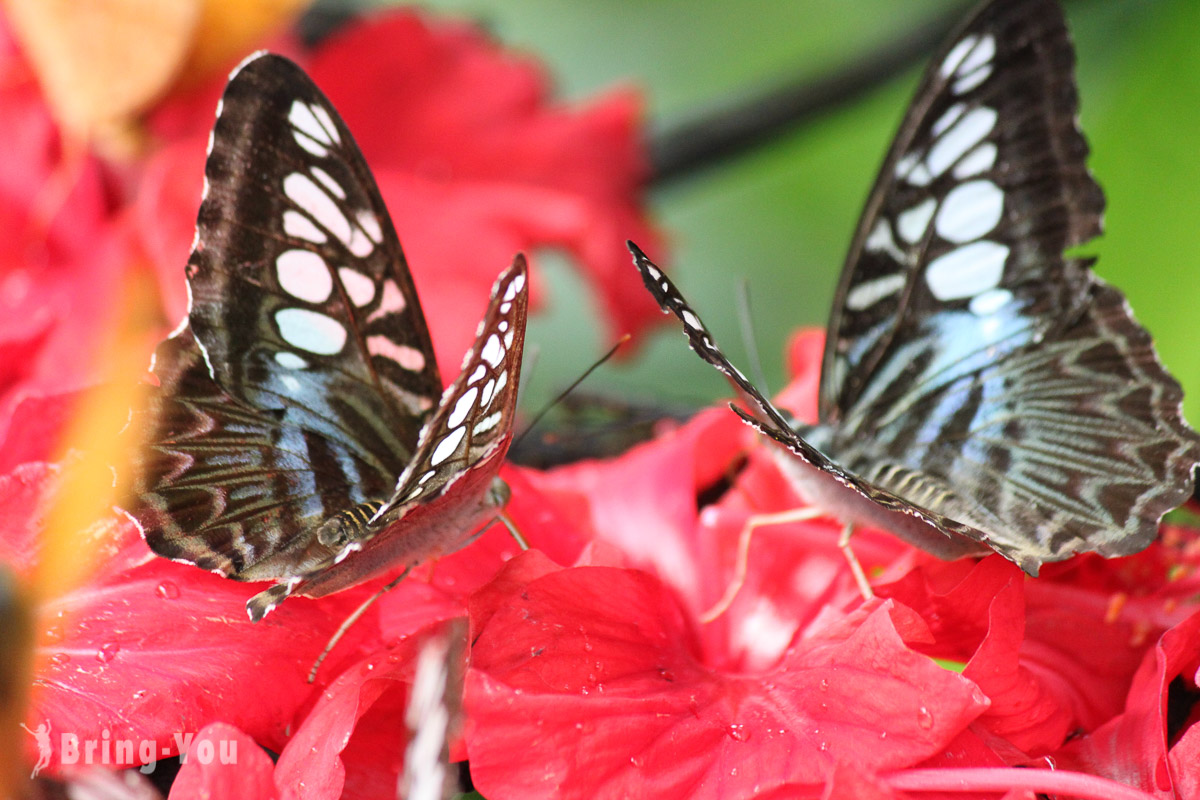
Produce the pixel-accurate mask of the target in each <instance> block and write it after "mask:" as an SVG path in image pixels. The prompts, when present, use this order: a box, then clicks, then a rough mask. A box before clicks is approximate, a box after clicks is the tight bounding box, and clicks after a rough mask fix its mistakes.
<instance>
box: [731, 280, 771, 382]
mask: <svg viewBox="0 0 1200 800" xmlns="http://www.w3.org/2000/svg"><path fill="white" fill-rule="evenodd" d="M737 308H738V323H739V324H740V326H741V329H742V346H743V347H745V348H746V354H747V355H749V356H750V367H751V368H752V369H753V370H754V377H755V379H756V380H757V381H758V385H759V386H760V387H762V391H763V394H765V395H767V396H770V394H771V392H770V391H769V389H768V384H767V374H766V372H764V371H763V365H762V358H761V357H760V356H759V353H758V338H757V337H756V336H755V335H754V315H753V314H752V313H751V310H750V281H748V280H747V279H746V278H744V277H743V278H742V279H741V280H740V281H738V292H737Z"/></svg>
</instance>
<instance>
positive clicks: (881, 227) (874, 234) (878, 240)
mask: <svg viewBox="0 0 1200 800" xmlns="http://www.w3.org/2000/svg"><path fill="white" fill-rule="evenodd" d="M863 246H864V247H865V248H866V249H867V250H868V251H869V252H872V253H887V254H888V255H889V256H891V257H892V259H893V260H895V261H898V262H900V263H904V253H902V252H901V251H900V248H899V247H897V246H896V240H895V239H893V238H892V226H891V225H889V224H888V221H887V220H886V219H880V220H877V221H876V223H875V227H874V228H872V229H871V233H870V234H868V236H867V241H866V242H864V243H863Z"/></svg>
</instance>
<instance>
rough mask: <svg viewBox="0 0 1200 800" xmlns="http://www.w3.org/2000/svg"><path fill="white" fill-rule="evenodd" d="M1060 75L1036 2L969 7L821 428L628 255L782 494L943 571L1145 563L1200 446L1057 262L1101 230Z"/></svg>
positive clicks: (1178, 396)
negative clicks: (722, 346) (721, 388)
mask: <svg viewBox="0 0 1200 800" xmlns="http://www.w3.org/2000/svg"><path fill="white" fill-rule="evenodd" d="M1077 107H1078V100H1077V91H1076V85H1075V79H1074V52H1073V49H1072V46H1071V42H1070V39H1069V36H1068V33H1067V29H1066V26H1065V23H1064V20H1063V15H1062V11H1061V9H1060V8H1059V7H1058V5H1057V4H1056V3H1055V2H1053V1H1052V0H993V2H988V3H985V4H983V5H982V6H981V7H980V8H979V9H978V10H977V11H976V12H975V13H974V14H973V15H972V16H971V17H970V18H969V19H968V20H967V21H966V22H965V23H964V24H963V25H961V26H960V28H959V29H958V31H957V32H956V33H955V34H954V35H953V36H951V37H950V38H949V40H948V41H947V42H946V43H945V44H944V45H943V46H942V48H941V50H940V52H938V53H937V54H936V55H935V56H934V58H933V61H932V63H931V65H930V66H929V67H928V69H927V70H926V72H925V75H924V77H923V79H922V80H921V82H920V86H919V88H918V90H917V93H916V96H915V98H914V100H913V101H912V104H911V105H910V107H909V110H908V113H907V114H906V115H905V118H904V121H903V123H902V124H901V126H900V130H899V132H898V133H897V135H896V137H895V140H894V141H893V143H892V146H891V149H890V151H889V152H888V155H887V158H886V159H885V161H884V164H883V167H882V169H881V171H880V173H879V176H878V178H877V179H876V182H875V185H874V188H873V189H872V191H871V193H870V196H869V198H868V200H867V205H866V209H865V210H864V212H863V216H862V219H861V221H860V222H859V225H858V229H857V232H856V233H855V236H854V240H853V242H852V244H851V246H850V253H849V255H848V257H847V259H846V264H845V268H844V270H843V272H842V277H841V281H840V284H839V286H838V290H837V295H836V299H835V301H834V305H833V312H832V316H831V318H830V321H829V324H828V328H827V334H826V335H827V338H826V344H825V352H824V358H823V361H822V365H821V381H820V394H819V409H818V420H819V421H818V422H817V424H815V425H812V426H796V425H794V424H793V423H792V422H791V421H789V420H788V419H787V418H785V416H784V415H782V414H781V413H780V412H779V411H778V410H776V409H775V408H774V406H772V404H771V403H770V402H769V401H768V400H767V399H766V398H765V397H764V396H763V395H762V394H761V393H760V392H759V391H758V390H757V389H756V388H755V387H754V386H753V385H752V384H751V383H750V382H749V381H748V380H747V379H746V378H745V376H743V375H742V373H741V372H739V371H738V370H737V368H736V367H734V366H733V365H731V364H730V363H729V361H728V360H727V359H726V358H725V356H724V355H723V354H722V353H721V351H720V350H719V349H718V348H717V346H716V344H715V342H714V340H713V338H712V336H711V335H710V334H709V332H708V330H707V329H706V328H705V326H704V324H703V323H702V322H701V321H700V318H699V317H698V316H697V315H696V313H695V312H694V311H693V310H692V309H691V308H690V307H689V306H688V305H687V303H686V301H685V300H684V299H683V297H682V296H681V295H680V294H679V292H678V291H677V290H676V289H675V287H674V285H673V284H672V283H671V281H670V280H668V278H667V277H666V276H665V275H664V274H663V272H662V271H661V270H660V269H659V268H658V267H656V266H655V265H654V264H653V263H652V262H651V261H650V260H649V259H648V258H646V256H645V254H643V253H642V252H641V251H640V250H639V249H637V247H636V246H634V245H632V243H631V245H630V246H631V249H632V251H633V253H634V256H635V263H636V265H637V267H638V269H639V270H640V271H641V274H642V278H643V280H644V282H645V284H646V287H647V288H648V289H649V290H650V292H651V293H652V294H653V295H654V296H655V298H656V299H657V300H658V302H659V304H660V305H661V306H662V308H663V310H664V311H671V312H674V313H675V315H676V316H678V317H679V318H680V320H681V321H682V322H683V325H684V331H685V333H686V334H687V336H688V339H689V342H690V344H691V347H692V349H694V350H695V351H696V352H697V353H699V354H700V356H701V357H702V358H704V359H705V360H706V361H708V362H709V363H711V364H713V365H714V366H716V367H717V368H718V369H720V370H721V371H722V372H724V373H725V374H726V375H728V376H729V377H730V378H731V379H732V381H733V382H734V383H735V384H736V385H737V387H738V389H740V390H741V391H742V392H743V393H744V394H745V395H746V396H747V397H748V398H749V400H750V405H749V407H750V409H751V410H750V411H743V410H741V409H736V408H735V410H737V411H738V413H739V414H740V415H741V416H742V417H743V418H744V419H745V420H746V422H748V423H749V424H751V425H752V426H754V427H756V428H757V429H758V430H760V431H761V432H762V433H764V434H765V435H766V436H768V437H770V438H771V439H774V440H775V441H777V442H779V443H780V444H781V445H783V448H785V449H784V450H781V455H782V456H783V458H781V463H782V466H783V468H784V470H785V472H786V473H787V474H788V475H789V477H790V478H791V479H792V480H793V483H794V485H795V486H796V487H797V489H798V491H799V493H800V494H801V495H802V496H804V497H805V498H806V499H808V500H809V501H810V502H812V503H813V504H814V505H817V506H819V507H821V508H823V509H825V510H827V511H829V512H831V513H833V514H835V515H837V516H839V517H840V518H842V519H843V520H844V521H846V522H848V523H851V524H856V523H857V524H863V525H870V526H875V527H882V528H884V529H887V530H890V531H892V532H894V533H896V534H897V535H899V536H901V537H902V538H904V539H905V540H907V541H909V542H910V543H912V544H914V545H916V546H918V547H921V548H923V549H925V550H927V551H929V552H931V553H933V554H935V555H938V556H941V557H944V558H955V557H959V556H963V555H970V554H974V553H980V552H987V549H988V548H991V549H992V550H995V551H997V552H999V553H1001V554H1003V555H1004V556H1005V557H1007V558H1009V559H1011V560H1012V561H1014V562H1016V563H1017V564H1019V565H1020V566H1021V567H1022V568H1023V569H1024V570H1025V571H1027V572H1029V573H1031V574H1036V573H1037V571H1038V568H1039V567H1040V566H1041V564H1043V563H1044V562H1047V561H1058V560H1061V559H1064V558H1067V557H1069V556H1070V555H1071V554H1073V553H1078V552H1085V551H1095V552H1097V553H1100V554H1101V555H1104V556H1120V555H1126V554H1130V553H1134V552H1137V551H1139V550H1141V549H1143V548H1144V547H1146V546H1147V545H1148V544H1149V543H1150V542H1151V541H1152V540H1153V539H1154V538H1155V536H1156V533H1157V529H1158V523H1159V521H1160V519H1161V518H1162V516H1163V514H1165V513H1166V512H1167V511H1169V510H1171V509H1173V508H1175V507H1176V506H1178V505H1180V504H1181V503H1183V502H1184V501H1185V500H1186V499H1187V498H1188V496H1189V495H1190V494H1191V492H1192V486H1193V472H1194V469H1195V467H1196V465H1197V463H1198V462H1200V437H1197V435H1196V433H1195V432H1194V431H1193V430H1192V429H1191V428H1190V427H1188V425H1187V424H1186V422H1185V421H1184V419H1183V416H1182V413H1181V402H1182V396H1183V393H1182V390H1181V389H1180V386H1179V384H1178V383H1177V382H1176V381H1175V379H1174V378H1172V377H1171V376H1170V375H1169V374H1168V373H1167V372H1166V370H1165V369H1164V368H1163V366H1162V364H1161V363H1160V362H1159V359H1158V357H1157V355H1156V354H1155V351H1154V348H1153V346H1152V343H1151V340H1150V336H1149V334H1148V333H1147V332H1146V331H1145V330H1144V329H1143V328H1142V327H1141V326H1140V325H1139V324H1138V323H1137V322H1135V321H1134V319H1133V317H1132V315H1131V312H1130V310H1129V307H1128V305H1127V303H1126V301H1125V298H1124V296H1123V295H1122V294H1121V293H1120V292H1119V291H1118V290H1117V289H1115V288H1113V287H1112V286H1109V285H1108V284H1106V283H1104V282H1103V281H1101V280H1100V279H1099V278H1097V277H1096V276H1095V275H1094V274H1093V273H1092V271H1091V269H1090V267H1091V264H1092V259H1084V258H1069V257H1065V256H1064V255H1063V253H1064V251H1065V250H1067V249H1068V248H1072V247H1075V246H1077V245H1079V244H1082V243H1084V242H1086V241H1088V240H1089V239H1091V238H1093V237H1094V236H1096V235H1097V234H1099V233H1100V231H1101V216H1102V212H1103V210H1104V196H1103V194H1102V193H1101V190H1100V187H1099V186H1098V185H1097V184H1096V182H1095V181H1094V180H1093V179H1092V176H1091V174H1090V173H1089V172H1088V169H1087V167H1086V165H1085V158H1086V155H1087V152H1088V147H1087V144H1086V143H1085V141H1084V138H1083V135H1082V134H1081V133H1080V131H1079V128H1078V125H1077V121H1076V112H1077Z"/></svg>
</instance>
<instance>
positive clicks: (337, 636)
mask: <svg viewBox="0 0 1200 800" xmlns="http://www.w3.org/2000/svg"><path fill="white" fill-rule="evenodd" d="M410 572H412V567H406V568H405V570H404V572H401V573H400V575H399V576H398V577H397V578H396V579H395V580H394V581H392V582H391V583H389V584H388V585H387V586H384V587H383V588H382V589H380V590H379V591H378V592H376V593H375V594H373V595H371V596H370V597H368V598H367V599H366V600H364V601H363V604H362V605H360V606H359V607H358V608H356V609H354V613H353V614H351V615H350V616H348V617H346V619H345V620H344V621H343V622H342V624H341V625H340V626H339V627H338V629H337V630H336V631H335V632H334V634H333V636H331V637H330V638H329V641H328V642H327V643H326V645H325V649H324V650H322V651H321V655H319V656H317V660H316V661H315V662H313V665H312V669H310V670H309V671H308V682H309V683H313V682H315V681H316V680H317V670H319V669H321V665H322V664H324V663H325V659H326V658H328V656H329V653H330V651H332V650H333V648H334V647H336V646H337V643H338V642H340V641H341V640H342V637H343V636H345V635H346V631H348V630H350V627H351V626H352V625H354V623H356V622H358V621H359V619H361V618H362V615H363V614H365V613H367V609H368V608H370V607H371V606H373V605H375V601H376V600H378V599H379V598H381V597H383V596H384V595H385V594H387V593H388V592H390V591H391V590H392V589H395V588H396V585H397V584H399V583H400V581H402V580H404V579H405V578H406V577H408V573H410Z"/></svg>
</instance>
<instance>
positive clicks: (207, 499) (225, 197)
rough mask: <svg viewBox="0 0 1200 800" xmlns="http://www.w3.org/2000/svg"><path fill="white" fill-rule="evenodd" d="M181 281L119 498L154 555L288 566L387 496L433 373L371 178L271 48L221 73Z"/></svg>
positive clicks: (245, 573)
mask: <svg viewBox="0 0 1200 800" xmlns="http://www.w3.org/2000/svg"><path fill="white" fill-rule="evenodd" d="M187 276H188V287H189V291H190V297H191V306H190V310H189V315H188V320H187V327H185V328H184V329H182V330H181V332H180V333H179V334H178V335H176V336H175V337H173V338H172V339H169V340H168V341H167V342H165V343H164V344H163V345H162V346H161V347H160V349H159V352H158V353H157V358H156V365H155V373H156V375H157V377H158V379H159V382H160V387H159V388H158V389H157V390H154V391H153V392H152V393H151V396H150V398H149V408H148V409H147V414H146V415H144V416H143V419H144V420H145V421H146V426H147V427H148V436H147V444H146V446H145V448H144V450H143V451H142V453H141V454H140V456H139V460H140V463H139V464H138V465H137V469H136V470H135V472H136V477H135V478H134V479H133V485H132V494H133V495H134V498H135V499H134V500H133V501H132V502H131V503H130V505H131V506H133V508H131V509H130V510H131V511H132V512H133V516H134V517H135V518H137V519H138V521H139V524H140V525H141V527H142V530H143V533H144V535H145V537H146V541H147V543H148V544H149V545H150V547H151V548H152V549H153V550H155V551H156V552H158V553H160V554H162V555H164V556H167V557H170V558H176V559H180V560H185V561H189V562H192V563H196V564H200V565H202V566H205V567H208V568H210V569H214V570H217V571H219V572H221V573H223V574H225V575H228V576H230V577H234V578H238V579H241V580H261V579H268V578H287V577H290V576H291V575H293V574H295V572H296V571H298V570H299V571H303V570H304V569H306V568H308V567H310V566H311V565H312V564H314V563H317V562H319V561H320V560H322V559H323V558H324V556H325V555H326V553H324V552H323V550H324V549H326V548H322V547H320V546H319V543H317V542H315V541H314V539H315V537H314V535H313V532H314V530H315V528H316V527H317V526H318V525H319V524H320V523H321V522H322V520H324V519H327V518H329V517H330V516H333V515H336V514H338V513H340V512H342V511H344V510H345V509H346V508H347V507H352V506H354V505H356V504H359V503H362V502H365V501H367V500H369V499H371V498H376V499H381V498H384V497H387V496H388V495H389V493H390V492H391V491H392V487H393V485H394V483H395V480H396V476H397V475H399V474H400V473H401V472H403V470H404V468H405V466H406V465H407V464H408V462H409V460H410V458H411V454H412V453H413V451H414V450H415V448H416V445H417V438H418V435H419V432H420V430H421V427H422V425H423V424H424V422H425V421H426V420H427V419H428V418H429V416H430V415H431V413H432V411H433V409H434V407H435V406H436V402H437V399H438V397H439V396H440V395H441V391H442V387H441V379H440V376H439V374H438V370H437V364H436V361H435V359H434V356H433V350H432V347H431V346H430V340H429V333H428V330H427V328H426V325H425V320H424V318H423V315H422V313H421V307H420V304H419V302H418V300H417V296H416V291H415V289H414V287H413V282H412V278H411V276H410V275H409V272H408V268H407V266H406V264H405V261H404V256H403V253H402V252H401V250H400V244H399V241H398V239H397V237H396V233H395V231H394V229H393V227H392V224H391V221H390V219H389V217H388V214H387V210H386V208H385V207H384V204H383V201H382V199H381V198H380V196H379V192H378V190H377V188H376V186H375V182H374V179H373V178H372V177H371V174H370V172H369V170H368V168H367V166H366V164H365V162H364V161H363V157H362V155H361V153H359V151H358V149H357V147H356V146H355V144H354V142H353V140H352V139H351V137H350V133H349V131H348V130H346V127H345V125H344V124H343V123H342V122H341V120H340V118H339V117H338V115H337V112H336V111H335V110H334V109H333V107H332V106H331V105H330V104H329V101H328V100H327V99H326V98H325V97H324V96H323V95H322V94H321V92H320V91H319V90H318V89H317V88H316V86H314V85H313V83H312V81H311V80H309V78H308V77H307V76H306V75H305V74H304V73H303V71H301V70H300V69H299V67H297V66H296V65H295V64H293V63H291V62H290V61H288V60H287V59H284V58H281V57H279V56H274V55H269V54H264V55H257V56H253V57H251V58H250V59H248V60H247V61H246V62H244V63H243V64H242V66H240V67H239V68H238V69H237V70H236V71H235V72H234V74H233V75H232V76H231V78H230V81H229V84H228V86H227V87H226V90H225V94H224V95H223V98H222V101H221V104H220V106H219V108H218V114H217V120H216V123H215V125H214V128H213V134H212V140H211V144H210V147H209V156H208V161H207V164H206V167H205V195H204V200H203V202H202V203H201V207H200V211H199V215H198V220H197V226H196V242H195V245H194V249H193V252H192V255H191V257H190V259H189V262H188V269H187Z"/></svg>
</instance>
